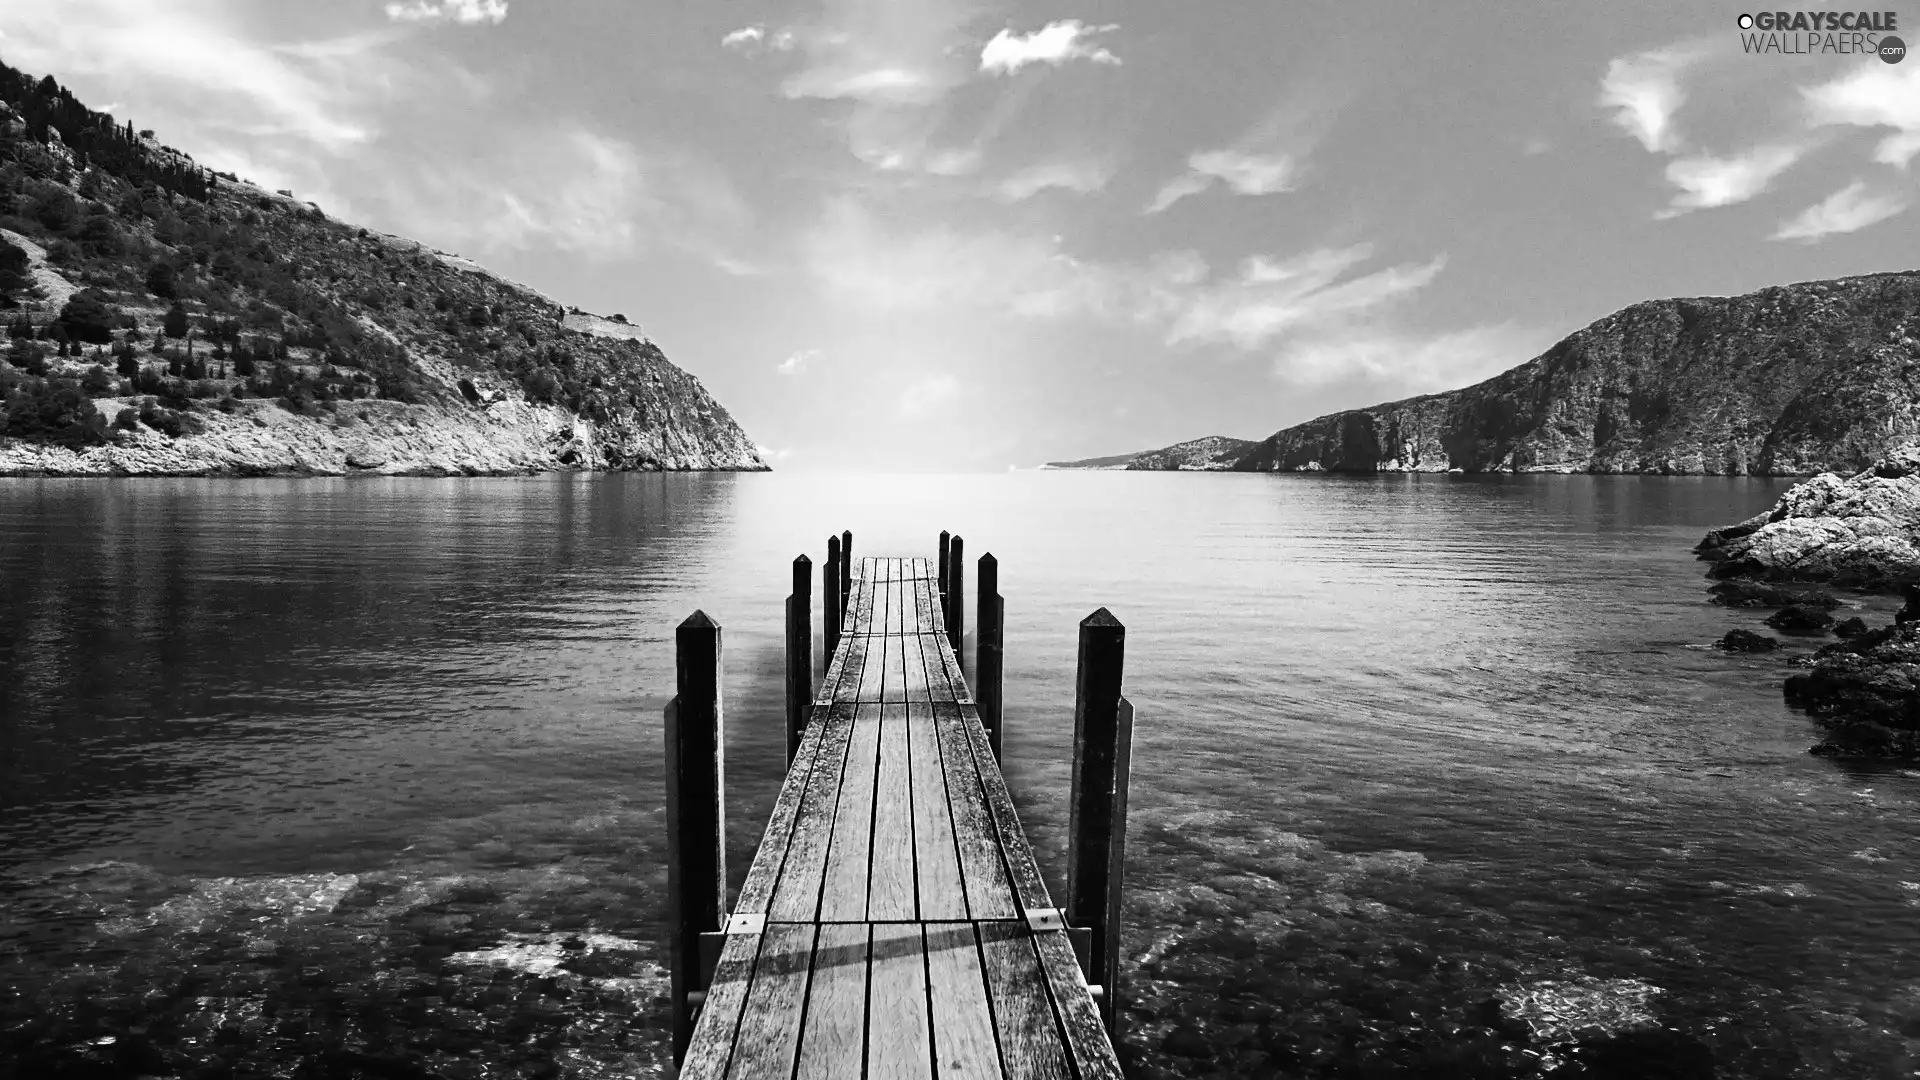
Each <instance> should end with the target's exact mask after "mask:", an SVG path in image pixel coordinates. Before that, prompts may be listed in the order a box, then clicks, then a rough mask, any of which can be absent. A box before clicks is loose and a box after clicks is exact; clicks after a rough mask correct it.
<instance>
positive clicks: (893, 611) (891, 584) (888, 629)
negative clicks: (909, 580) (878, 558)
mask: <svg viewBox="0 0 1920 1080" xmlns="http://www.w3.org/2000/svg"><path fill="white" fill-rule="evenodd" d="M903 577H904V575H903V574H901V572H900V560H899V559H888V560H887V591H886V593H885V594H884V599H885V600H886V604H887V617H886V621H885V624H884V626H883V628H882V631H881V632H882V633H886V634H897V633H899V632H900V582H901V580H902V578H903ZM874 621H875V622H876V623H878V622H880V620H879V619H878V618H876V619H875V620H874Z"/></svg>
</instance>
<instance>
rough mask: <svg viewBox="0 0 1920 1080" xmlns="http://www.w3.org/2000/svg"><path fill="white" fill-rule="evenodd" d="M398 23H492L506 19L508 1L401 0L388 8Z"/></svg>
mask: <svg viewBox="0 0 1920 1080" xmlns="http://www.w3.org/2000/svg"><path fill="white" fill-rule="evenodd" d="M386 12H387V18H389V19H392V20H393V21H395V22H456V23H459V24H460V25H462V26H478V25H479V24H481V23H492V24H494V25H496V26H498V25H499V24H500V22H501V21H502V20H503V19H505V18H506V17H507V0H399V2H397V3H391V4H388V5H387V7H386Z"/></svg>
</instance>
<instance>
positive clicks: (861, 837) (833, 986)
mask: <svg viewBox="0 0 1920 1080" xmlns="http://www.w3.org/2000/svg"><path fill="white" fill-rule="evenodd" d="M848 546H849V548H850V547H851V538H850V537H849V542H848ZM801 561H802V562H804V560H801ZM850 577H851V580H850V581H849V582H848V584H847V586H846V588H847V593H846V597H845V618H844V620H843V621H841V622H840V624H839V627H838V630H839V637H838V643H837V648H835V649H834V653H833V656H832V660H831V663H830V664H829V666H828V670H827V673H826V676H825V679H824V681H823V682H822V684H821V686H820V688H819V690H818V692H817V693H816V694H814V696H813V703H812V705H811V707H810V708H809V709H808V710H807V717H806V723H805V728H804V733H803V734H802V736H801V738H800V742H799V746H798V750H797V753H796V754H795V755H794V757H793V762H792V766H791V768H790V769H789V771H788V773H787V777H786V780H785V782H784V784H783V786H782V788H781V791H780V795H779V799H778V801H777V802H776V804H775V806H774V810H773V814H772V818H771V820H770V821H769V822H768V824H767V829H766V833H765V835H764V837H763V838H762V840H761V843H760V848H759V851H758V853H757V854H756V855H755V856H754V859H753V863H752V867H751V869H750V870H749V872H748V874H747V878H746V883H745V885H744V886H743V887H742V889H741V891H740V895H739V897H738V899H737V900H736V902H735V903H734V905H733V910H732V912H731V914H729V915H727V916H726V918H725V924H724V929H723V931H722V933H723V934H724V939H723V942H721V941H720V939H718V938H715V936H714V935H711V934H709V935H707V937H708V939H709V940H711V941H715V942H716V943H719V944H720V948H719V954H718V957H717V962H715V963H714V965H713V969H712V975H711V978H710V979H709V980H707V981H706V989H705V993H704V1000H702V1001H701V1002H700V1004H699V1009H698V1013H697V1016H696V1017H695V1018H694V1021H693V1023H694V1026H693V1030H692V1033H691V1041H690V1043H689V1044H688V1045H687V1047H686V1055H685V1058H684V1061H683V1063H682V1065H681V1071H680V1075H681V1076H682V1077H687V1078H695V1077H698V1078H703V1080H707V1078H711V1080H721V1078H725V1077H736V1078H745V1077H767V1078H771V1077H779V1078H782V1080H786V1078H796V1077H797V1078H816V1077H817V1078H833V1080H841V1078H858V1077H870V1078H896V1077H897V1078H902V1080H906V1078H914V1077H927V1078H933V1077H940V1078H949V1077H954V1078H958V1077H967V1078H973V1077H1008V1078H1028V1077H1035V1078H1039V1077H1047V1078H1052V1077H1060V1078H1081V1080H1090V1078H1103V1077H1112V1078H1115V1080H1118V1077H1119V1076H1120V1067H1119V1063H1118V1061H1117V1060H1116V1058H1115V1055H1114V1051H1113V1045H1112V1043H1111V1041H1110V1040H1109V1037H1108V1031H1107V1028H1106V1026H1105V1023H1104V1022H1103V1018H1102V1014H1101V1011H1100V1006H1099V1003H1098V1001H1097V1000H1096V990H1095V989H1094V988H1090V987H1089V985H1088V981H1087V979H1086V977H1085V975H1084V974H1083V970H1082V966H1081V963H1082V961H1081V959H1080V958H1079V957H1078V956H1077V955H1076V952H1075V948H1074V944H1073V942H1072V941H1071V940H1070V938H1069V934H1068V932H1067V929H1066V927H1067V920H1066V918H1065V917H1064V916H1063V913H1062V912H1061V911H1060V910H1059V909H1058V908H1056V907H1055V905H1054V903H1053V901H1052V900H1051V899H1050V898H1049V896H1048V894H1047V889H1046V886H1045V884H1044V883H1043V882H1042V879H1041V876H1040V871H1039V867H1038V866H1037V865H1036V864H1035V862H1034V858H1033V852H1032V850H1031V848H1030V846H1029V845H1028V842H1027V839H1026V837H1025V835H1024V834H1023V833H1022V832H1021V829H1020V823H1019V821H1018V819H1017V818H1016V817H1015V815H1014V808H1013V800H1012V799H1011V798H1010V796H1009V795H1008V792H1007V786H1006V782H1005V781H1004V780H1003V779H1002V777H1001V774H1000V768H999V764H998V762H997V761H996V758H995V754H994V747H993V746H992V744H991V743H990V741H989V737H988V732H987V730H986V728H985V727H983V725H982V723H981V716H980V712H979V710H978V708H977V707H976V705H975V702H974V700H973V697H972V694H971V691H970V689H969V687H968V685H967V682H966V680H965V678H964V677H963V676H962V674H961V669H960V662H959V658H958V657H957V656H956V654H955V651H954V647H953V644H954V643H953V642H952V641H951V640H950V635H949V632H948V629H947V626H946V624H945V622H944V621H943V617H942V612H941V606H942V605H941V592H942V590H941V586H940V582H939V580H938V579H937V578H936V577H935V574H934V570H933V567H932V566H931V565H930V563H929V561H928V560H925V559H863V560H861V561H860V562H859V564H858V569H857V570H856V571H854V572H853V573H852V574H851V575H850ZM828 579H829V584H830V586H831V585H832V584H833V582H832V575H831V573H829V575H828ZM835 591H836V590H834V589H832V588H831V587H830V588H829V590H828V593H829V598H830V602H831V599H832V593H833V592H835ZM1100 614H1101V615H1103V616H1104V612H1101V613H1100ZM985 615H986V613H985V612H982V616H983V617H985ZM1107 618H1109V619H1110V617H1107ZM829 620H830V622H829V625H830V627H831V626H832V621H833V617H832V616H829ZM1114 625H1115V626H1116V627H1117V625H1118V624H1117V623H1116V624H1114ZM714 632H715V638H714V640H715V643H716V644H715V650H716V655H717V648H718V646H717V641H718V637H717V633H718V628H717V627H715V628H714ZM831 639H832V630H831V629H830V630H829V640H830V641H831ZM994 645H995V648H996V649H997V646H998V641H997V636H996V638H995V642H994ZM1115 679H1116V686H1117V668H1116V671H1115ZM715 697H716V701H717V692H716V694H715ZM1122 707H1123V708H1125V706H1124V703H1122ZM716 709H717V706H716ZM1128 715H1129V717H1130V712H1129V713H1128ZM669 730H670V732H672V731H674V730H675V729H674V727H673V722H672V721H670V724H669ZM675 738H677V736H675V735H673V734H670V736H669V739H670V744H672V740H673V739H675ZM1124 754H1125V751H1124V750H1122V751H1121V755H1122V760H1121V761H1120V762H1119V768H1120V775H1121V776H1122V778H1123V779H1122V781H1121V783H1122V784H1124V770H1125V761H1124ZM1109 757H1111V754H1110V755H1109ZM1107 768H1108V769H1109V771H1111V769H1112V764H1111V763H1109V765H1108V766H1107ZM1076 773H1078V770H1077V769H1076ZM686 794H687V793H686V792H685V790H684V789H683V790H682V791H681V792H679V795H678V796H676V797H684V796H685V795H686ZM1122 801H1124V795H1123V796H1122ZM1121 828H1122V830H1124V817H1122V825H1121ZM676 865H677V864H676ZM698 873H701V874H706V873H710V868H709V867H707V866H705V865H704V864H703V865H702V866H701V867H700V868H698ZM721 876H722V879H724V868H722V870H721ZM682 914H683V915H684V914H685V913H682ZM1103 925H1104V924H1103ZM1083 945H1084V940H1083ZM1095 970H1101V969H1098V968H1096V969H1095ZM688 989H689V990H691V991H692V998H691V1000H698V998H699V991H697V990H693V989H692V988H691V987H689V988H688ZM676 992H678V985H677V986H676Z"/></svg>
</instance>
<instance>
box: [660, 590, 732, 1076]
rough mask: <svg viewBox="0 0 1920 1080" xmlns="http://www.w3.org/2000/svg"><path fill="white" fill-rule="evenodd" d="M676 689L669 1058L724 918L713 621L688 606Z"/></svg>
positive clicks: (685, 1033)
mask: <svg viewBox="0 0 1920 1080" xmlns="http://www.w3.org/2000/svg"><path fill="white" fill-rule="evenodd" d="M674 668H675V673H676V682H677V684H678V689H679V694H678V696H676V697H675V698H674V699H673V701H672V702H671V703H669V704H668V705H667V717H666V720H667V724H666V727H667V931H668V933H669V934H671V935H672V936H671V938H670V940H669V941H668V943H667V952H668V957H669V962H670V965H671V969H672V988H671V996H672V1004H671V1007H672V1011H673V1060H674V1064H675V1066H676V1067H677V1066H678V1065H679V1063H680V1061H681V1059H682V1058H684V1057H685V1056H686V1052H687V1044H688V1042H690V1041H691V1040H692V1038H693V1020H694V1017H693V1009H694V1004H693V997H692V995H693V994H694V993H695V992H697V991H703V990H705V989H706V986H707V983H708V981H709V980H710V979H711V977H712V976H711V969H710V968H709V967H708V966H707V965H706V964H705V963H703V956H702V952H703V950H702V948H701V935H702V934H709V933H718V932H719V931H720V930H721V928H722V927H723V926H724V925H725V923H726V917H727V847H726V820H727V815H726V803H725V799H726V782H725V776H726V766H725V763H724V761H723V760H722V750H723V748H724V747H725V745H726V725H725V719H724V714H723V711H722V708H721V701H720V624H719V623H716V622H714V621H713V620H712V619H710V618H708V617H707V614H706V612H704V611H696V612H694V613H693V614H692V615H689V616H688V617H687V621H685V622H683V623H681V624H680V626H679V628H678V629H677V630H675V631H674Z"/></svg>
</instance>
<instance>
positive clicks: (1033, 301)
mask: <svg viewBox="0 0 1920 1080" xmlns="http://www.w3.org/2000/svg"><path fill="white" fill-rule="evenodd" d="M803 247H804V250H805V255H804V258H805V266H806V269H807V270H808V271H809V273H810V274H811V275H812V276H813V277H814V279H815V280H816V281H817V282H818V283H819V285H820V287H821V288H822V289H823V290H825V291H826V292H827V293H828V294H829V296H830V297H831V298H833V299H835V300H837V301H839V302H841V303H844V304H846V305H847V306H849V307H851V308H855V309H858V310H861V311H863V312H869V313H872V312H882V313H887V312H932V311H955V310H969V309H972V310H979V311H982V312H985V313H995V314H1001V315H1012V316H1018V317H1022V318H1034V319H1070V318H1084V319H1092V320H1096V321H1100V322H1106V323H1112V324H1134V325H1143V326H1147V327H1151V328H1153V329H1155V330H1156V331H1157V332H1158V333H1159V335H1160V336H1161V337H1162V339H1163V340H1164V341H1165V342H1166V343H1167V344H1169V345H1207V344H1213V345H1227V346H1230V347H1234V348H1238V349H1241V350H1253V349H1258V348H1262V347H1265V346H1267V345H1269V344H1270V343H1272V342H1274V341H1276V340H1278V339H1280V338H1282V337H1284V336H1286V335H1288V334H1291V333H1295V332H1303V331H1309V330H1326V329H1328V328H1330V327H1334V326H1340V325H1345V324H1346V323H1348V322H1349V321H1352V320H1357V319H1361V318H1362V317H1372V316H1376V315H1378V314H1379V313H1380V312H1382V311H1383V310H1384V309H1386V308H1387V307H1389V306H1391V305H1393V304H1394V303H1395V302H1397V301H1399V300H1401V299H1402V298H1405V297H1408V296H1411V295H1412V294H1414V293H1415V292H1417V291H1419V290H1420V289H1422V288H1424V287H1425V286H1426V285H1427V284H1428V283H1430V282H1431V281H1432V280H1433V279H1434V278H1435V277H1436V276H1437V275H1438V274H1439V273H1440V271H1441V270H1442V268H1443V267H1444V266H1445V259H1444V258H1434V259H1431V260H1428V261H1426V262H1414V263H1403V264H1398V265H1389V266H1386V267H1382V268H1379V269H1374V270H1368V269H1365V264H1367V263H1368V262H1370V261H1371V260H1372V258H1373V249H1372V248H1371V247H1370V246H1368V245H1364V244H1362V245H1355V246H1351V247H1337V248H1319V249H1311V250H1308V251H1306V252H1302V253H1299V254H1295V255H1291V256H1285V257H1281V256H1256V257H1254V258H1250V259H1246V260H1244V261H1242V262H1241V264H1240V265H1239V266H1238V268H1237V269H1235V270H1233V271H1231V272H1227V273H1216V272H1215V271H1214V270H1213V269H1212V268H1211V267H1209V266H1208V264H1207V263H1206V261H1205V260H1204V259H1202V258H1201V257H1200V256H1199V255H1197V254H1195V253H1193V252H1189V251H1176V252H1166V253H1163V254H1161V255H1158V256H1156V257H1153V258H1150V259H1146V260H1144V261H1096V260H1086V259H1080V258H1076V257H1074V256H1072V255H1069V254H1067V253H1066V252H1064V251H1062V250H1061V248H1060V245H1059V244H1058V242H1057V241H1045V240H1041V239H1038V238H1034V237H1027V236H1022V235H1019V234H1015V233H1009V232H1002V231H995V230H973V231H962V230H958V229H954V228H952V227H950V226H932V227H928V228H924V229H918V230H890V229H888V228H886V227H885V226H884V225H883V224H882V223H881V222H880V221H879V220H877V219H876V218H875V216H874V215H873V214H871V213H870V212H869V211H867V210H866V209H865V208H863V207H861V206H859V205H858V204H856V203H854V202H852V201H851V200H841V201H839V202H838V203H837V204H836V205H835V206H834V207H833V208H832V209H831V210H830V211H829V213H828V215H827V216H826V217H825V218H824V219H823V220H822V221H821V222H820V223H819V224H818V225H817V226H816V228H815V229H813V230H812V231H811V232H810V233H809V235H808V236H807V238H806V239H805V241H804V244H803Z"/></svg>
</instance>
